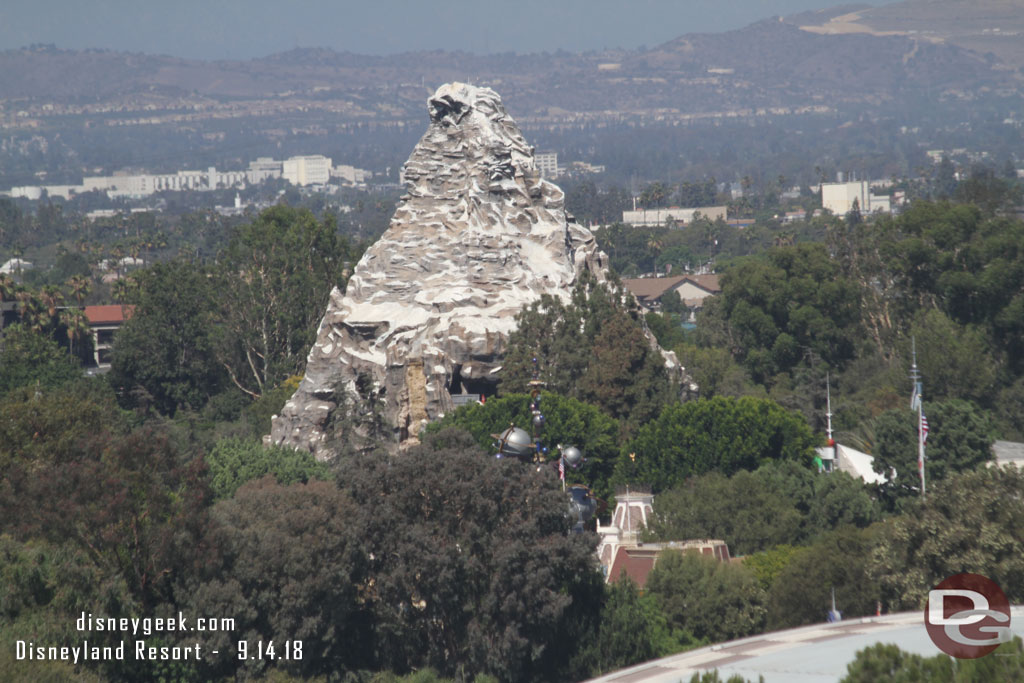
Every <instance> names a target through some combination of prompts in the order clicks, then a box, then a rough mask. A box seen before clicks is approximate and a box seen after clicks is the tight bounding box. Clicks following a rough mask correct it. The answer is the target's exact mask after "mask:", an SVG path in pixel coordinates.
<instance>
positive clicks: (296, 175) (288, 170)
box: [281, 154, 331, 185]
mask: <svg viewBox="0 0 1024 683" xmlns="http://www.w3.org/2000/svg"><path fill="white" fill-rule="evenodd" d="M281 177H283V178H284V179H285V180H287V181H288V182H290V183H291V184H292V185H326V184H327V181H328V180H330V179H331V160H330V159H328V158H327V157H325V156H323V155H321V154H314V155H311V156H304V157H289V158H288V159H285V160H284V164H283V167H282V172H281Z"/></svg>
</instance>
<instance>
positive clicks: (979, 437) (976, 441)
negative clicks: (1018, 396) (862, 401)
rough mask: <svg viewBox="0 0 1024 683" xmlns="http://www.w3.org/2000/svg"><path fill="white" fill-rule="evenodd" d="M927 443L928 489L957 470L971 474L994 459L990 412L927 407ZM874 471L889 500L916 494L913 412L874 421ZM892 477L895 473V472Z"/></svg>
mask: <svg viewBox="0 0 1024 683" xmlns="http://www.w3.org/2000/svg"><path fill="white" fill-rule="evenodd" d="M925 414H926V416H927V418H928V427H929V432H928V440H927V443H926V444H925V458H926V460H925V475H926V482H925V484H926V486H928V487H929V488H930V485H931V484H932V483H936V482H939V481H942V480H943V479H945V478H946V477H948V476H950V475H951V474H953V473H956V472H963V471H965V470H971V469H974V468H976V467H978V466H979V465H982V464H984V463H986V462H988V461H990V460H992V458H993V454H992V442H993V441H994V440H995V429H994V428H993V425H992V421H991V419H990V418H989V416H988V413H985V412H982V411H980V410H979V409H978V408H977V407H976V406H974V405H973V404H971V403H968V402H967V401H959V400H952V401H946V402H944V403H925ZM875 436H876V442H875V446H876V449H875V453H874V455H875V460H874V463H873V467H874V468H875V471H876V472H879V473H881V474H884V475H885V476H886V483H885V484H884V485H883V487H882V489H883V493H884V494H885V495H886V497H887V498H889V499H890V501H895V500H897V499H899V498H901V497H906V496H913V495H919V494H920V480H919V479H918V468H917V459H918V448H917V412H916V411H911V410H909V409H901V410H890V411H887V412H886V413H883V414H882V415H881V416H879V418H878V419H877V421H876V422H875ZM894 473H895V474H894Z"/></svg>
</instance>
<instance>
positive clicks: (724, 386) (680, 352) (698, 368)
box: [674, 343, 764, 398]
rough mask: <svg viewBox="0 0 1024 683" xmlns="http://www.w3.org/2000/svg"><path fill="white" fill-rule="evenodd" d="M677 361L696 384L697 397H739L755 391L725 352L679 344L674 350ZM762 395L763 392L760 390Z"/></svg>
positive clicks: (748, 378)
mask: <svg viewBox="0 0 1024 683" xmlns="http://www.w3.org/2000/svg"><path fill="white" fill-rule="evenodd" d="M674 351H675V352H676V355H677V356H678V357H679V362H681V363H682V364H683V367H684V368H686V372H687V373H689V374H690V376H691V377H693V381H694V382H696V383H697V387H698V390H697V391H698V394H699V396H700V397H701V398H714V397H715V396H733V397H736V398H738V397H740V396H744V395H750V394H755V393H756V392H757V390H756V389H755V388H754V386H753V385H752V383H751V381H750V376H749V375H748V374H747V372H746V370H745V369H744V368H743V366H741V365H740V364H739V363H737V362H736V360H735V359H734V358H733V357H732V354H731V353H729V351H728V349H725V348H721V347H700V346H696V345H694V344H685V343H684V344H681V345H678V346H676V347H675V348H674ZM760 393H761V395H762V396H763V394H764V390H763V389H762V390H761V392H760Z"/></svg>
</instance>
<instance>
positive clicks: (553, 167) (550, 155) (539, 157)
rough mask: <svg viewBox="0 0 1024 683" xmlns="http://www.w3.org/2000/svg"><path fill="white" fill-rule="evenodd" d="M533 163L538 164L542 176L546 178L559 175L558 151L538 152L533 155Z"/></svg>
mask: <svg viewBox="0 0 1024 683" xmlns="http://www.w3.org/2000/svg"><path fill="white" fill-rule="evenodd" d="M533 163H534V164H536V166H537V170H538V171H540V174H541V176H543V177H544V178H557V177H558V173H559V168H558V153H557V152H537V154H535V155H534V157H533Z"/></svg>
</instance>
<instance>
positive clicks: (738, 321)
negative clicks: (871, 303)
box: [697, 244, 861, 385]
mask: <svg viewBox="0 0 1024 683" xmlns="http://www.w3.org/2000/svg"><path fill="white" fill-rule="evenodd" d="M721 285H722V292H721V294H719V295H718V296H716V297H714V298H713V299H712V300H711V301H710V302H709V303H708V304H707V305H705V306H704V308H703V309H702V312H701V314H700V316H699V317H698V326H697V330H698V335H699V336H698V338H699V340H700V341H701V343H702V344H703V345H705V346H707V345H713V346H720V347H724V348H727V349H729V350H730V351H731V352H732V353H733V355H734V356H735V357H736V359H737V360H738V361H739V362H740V363H741V364H743V366H744V367H745V368H746V369H747V371H748V372H750V374H751V377H753V379H754V381H756V382H758V383H762V384H768V385H770V384H771V381H772V378H773V377H774V376H775V375H778V374H780V373H789V372H792V371H793V370H794V368H795V367H796V366H797V365H799V364H801V363H804V362H805V361H806V360H807V359H808V358H809V357H811V356H812V355H813V357H814V358H817V359H820V360H821V361H822V362H824V364H825V365H827V366H830V367H833V368H839V367H842V366H844V365H845V364H846V363H847V362H849V361H850V359H852V358H853V356H854V351H855V346H854V340H855V339H857V338H858V337H859V336H860V334H861V333H860V329H861V328H860V325H861V318H860V310H859V306H860V291H859V289H858V287H857V286H855V285H854V283H853V282H851V281H849V280H848V279H846V278H845V277H843V276H842V275H841V273H840V271H839V267H838V265H837V264H836V263H835V262H833V261H832V260H831V259H830V258H829V255H828V252H827V251H826V250H825V248H824V246H823V245H820V244H799V245H796V246H793V247H780V248H775V249H771V250H769V251H768V252H766V253H765V255H764V256H763V257H759V258H749V259H743V260H740V261H737V262H736V263H735V264H734V265H733V266H731V267H729V268H728V269H726V270H725V272H724V273H723V274H722V278H721Z"/></svg>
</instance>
